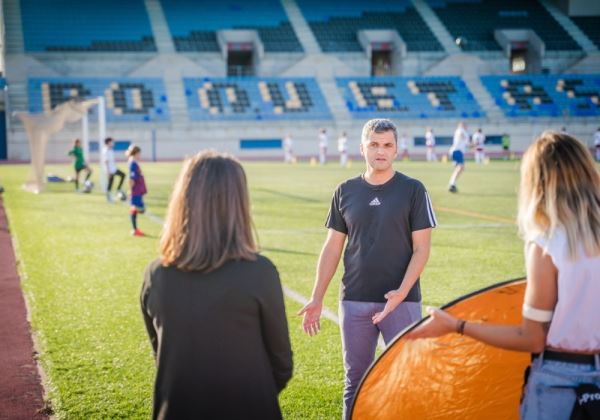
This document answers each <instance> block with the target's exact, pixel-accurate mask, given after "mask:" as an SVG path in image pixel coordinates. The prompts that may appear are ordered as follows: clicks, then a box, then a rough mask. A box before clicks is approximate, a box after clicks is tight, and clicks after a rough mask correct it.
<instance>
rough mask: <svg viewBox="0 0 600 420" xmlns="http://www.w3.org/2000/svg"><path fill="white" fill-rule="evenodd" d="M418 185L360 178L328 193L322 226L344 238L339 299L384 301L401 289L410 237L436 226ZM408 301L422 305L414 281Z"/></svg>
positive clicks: (397, 178) (396, 176)
mask: <svg viewBox="0 0 600 420" xmlns="http://www.w3.org/2000/svg"><path fill="white" fill-rule="evenodd" d="M435 225H436V220H435V214H434V212H433V207H432V206H431V200H430V199H429V195H428V194H427V190H426V189H425V187H424V186H423V184H422V183H421V182H420V181H418V180H416V179H413V178H409V177H407V176H406V175H403V174H401V173H400V172H395V174H394V176H393V177H392V178H391V179H390V180H389V181H387V182H386V183H385V184H382V185H371V184H369V183H368V182H367V181H365V180H364V178H363V177H362V176H358V177H356V178H352V179H349V180H347V181H345V182H343V183H341V184H340V185H339V186H338V187H337V188H336V190H335V192H334V194H333V199H332V201H331V208H330V209H329V214H328V216H327V221H326V222H325V226H326V227H328V228H331V229H334V230H336V231H338V232H342V233H345V234H347V235H348V244H347V245H346V251H345V253H344V268H345V271H344V276H343V277H342V292H341V294H342V300H353V301H361V302H385V301H386V299H385V298H384V295H385V294H386V293H387V292H389V291H390V290H394V289H397V288H398V287H400V283H401V282H402V279H403V278H404V273H405V272H406V268H407V267H408V263H409V262H410V259H411V257H412V253H413V246H412V245H413V244H412V232H413V231H416V230H421V229H426V228H431V227H435ZM405 301H407V302H420V301H421V288H420V285H419V281H418V280H417V282H416V283H415V285H414V286H413V288H412V289H411V290H410V292H409V294H408V296H407V298H406V299H405Z"/></svg>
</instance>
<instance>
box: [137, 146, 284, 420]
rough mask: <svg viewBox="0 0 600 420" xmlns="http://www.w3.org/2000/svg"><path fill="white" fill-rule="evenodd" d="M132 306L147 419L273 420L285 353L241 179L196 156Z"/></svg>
mask: <svg viewBox="0 0 600 420" xmlns="http://www.w3.org/2000/svg"><path fill="white" fill-rule="evenodd" d="M160 254H161V256H160V259H158V260H156V261H154V262H153V263H151V264H150V265H149V266H148V268H147V269H146V273H145V275H144V284H143V287H142V293H141V305H142V312H143V316H144V321H145V323H146V328H147V331H148V335H149V336H150V341H151V343H152V348H153V350H154V354H155V357H156V364H157V374H156V381H155V385H154V410H153V418H154V419H186V418H194V419H280V418H281V411H280V408H279V403H278V399H277V396H278V393H279V392H280V391H281V390H282V389H283V388H284V387H285V385H286V383H287V382H288V381H289V379H290V378H291V375H292V351H291V347H290V341H289V334H288V327H287V318H286V314H285V307H284V301H283V293H282V287H281V283H280V280H279V275H278V273H277V270H276V268H275V266H274V265H273V264H272V263H271V262H270V261H269V260H268V259H267V258H265V257H263V256H260V255H258V251H257V244H256V240H255V235H254V232H253V224H252V219H251V216H250V202H249V197H248V188H247V183H246V175H245V173H244V170H243V168H242V166H241V165H240V164H239V163H238V162H237V161H236V160H234V159H233V158H231V157H229V156H226V155H221V154H217V153H215V152H210V151H209V152H201V153H198V154H197V155H195V156H194V157H192V158H190V159H188V160H187V161H186V162H185V163H184V165H183V168H182V170H181V174H180V176H179V179H178V180H177V182H176V184H175V188H174V190H173V195H172V197H171V202H170V204H169V209H168V213H167V218H166V222H165V227H164V231H163V233H162V237H161V241H160Z"/></svg>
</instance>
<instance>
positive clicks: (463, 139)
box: [448, 122, 469, 193]
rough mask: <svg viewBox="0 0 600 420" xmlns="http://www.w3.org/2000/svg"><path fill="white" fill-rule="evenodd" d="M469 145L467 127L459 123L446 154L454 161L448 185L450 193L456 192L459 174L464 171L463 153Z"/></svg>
mask: <svg viewBox="0 0 600 420" xmlns="http://www.w3.org/2000/svg"><path fill="white" fill-rule="evenodd" d="M468 144H469V133H468V132H467V126H466V125H465V123H464V122H460V123H459V124H458V127H456V131H455V132H454V138H453V140H452V147H451V148H450V150H449V152H448V154H449V155H450V156H451V158H452V160H453V161H454V166H455V167H454V171H453V172H452V175H451V176H450V182H449V185H448V191H450V192H451V193H455V192H458V189H457V188H456V181H457V180H458V177H459V176H460V174H462V173H463V171H464V170H465V152H466V151H467V145H468Z"/></svg>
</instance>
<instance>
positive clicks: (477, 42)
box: [428, 0, 580, 51]
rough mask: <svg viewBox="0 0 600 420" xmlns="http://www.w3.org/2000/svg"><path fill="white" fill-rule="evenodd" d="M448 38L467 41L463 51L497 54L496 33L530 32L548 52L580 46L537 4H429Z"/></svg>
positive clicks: (502, 0) (464, 0)
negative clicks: (526, 30)
mask: <svg viewBox="0 0 600 420" xmlns="http://www.w3.org/2000/svg"><path fill="white" fill-rule="evenodd" d="M428 3H429V5H430V6H431V8H432V9H433V10H434V12H435V13H436V14H437V15H438V17H439V18H440V20H441V21H442V23H443V24H444V26H446V28H447V29H448V31H449V32H450V34H451V35H452V36H453V37H454V38H455V39H456V38H459V37H460V38H463V39H466V42H465V43H462V44H461V45H460V47H461V48H462V49H463V50H465V51H481V50H500V45H498V43H497V42H496V40H495V38H494V30H496V29H532V30H533V31H535V33H536V34H537V35H538V36H539V37H540V38H541V39H542V40H543V41H544V43H545V44H546V49H547V50H579V49H580V47H579V45H578V44H577V43H576V42H575V40H573V38H572V37H571V36H570V35H569V34H568V33H567V31H565V29H564V28H563V27H562V26H561V25H560V24H559V23H558V22H557V21H556V20H555V19H554V18H553V17H552V15H550V13H548V11H547V10H546V9H545V8H544V7H543V6H542V5H541V4H540V3H538V1H537V0H528V1H523V0H428Z"/></svg>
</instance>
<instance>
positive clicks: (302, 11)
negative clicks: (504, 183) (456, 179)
mask: <svg viewBox="0 0 600 420" xmlns="http://www.w3.org/2000/svg"><path fill="white" fill-rule="evenodd" d="M0 3H1V4H2V12H3V13H2V16H3V21H2V23H1V24H2V32H1V33H2V37H1V39H0V41H1V44H0V48H1V58H0V71H1V75H0V159H2V160H4V159H7V160H13V161H21V160H28V159H29V158H30V156H29V147H28V139H27V134H26V131H25V128H24V126H23V124H22V122H21V121H20V120H19V119H18V118H16V117H15V116H14V115H13V114H14V113H17V112H28V113H31V114H44V113H49V112H50V111H51V110H52V109H54V107H56V106H58V105H60V104H61V103H63V102H66V101H69V100H72V99H78V100H82V99H90V98H95V97H102V98H104V103H105V105H106V123H107V133H108V134H109V135H110V136H112V137H113V138H115V139H116V140H117V141H118V142H119V144H126V143H128V142H135V143H137V144H140V145H141V146H142V149H144V150H153V151H154V152H153V157H154V158H157V159H175V158H180V157H182V156H184V155H186V154H189V153H191V152H193V151H197V150H199V149H202V148H209V147H210V148H216V149H218V150H223V151H228V152H231V153H233V154H235V155H237V156H239V157H242V158H245V157H247V158H276V157H277V158H279V157H281V156H282V155H283V152H282V150H281V144H282V142H281V141H277V140H281V139H283V138H284V137H285V136H286V135H287V134H288V133H289V134H291V135H293V137H294V140H295V144H294V148H295V151H296V153H297V155H298V156H299V157H300V158H307V157H311V156H314V155H316V154H317V151H318V146H317V134H318V131H319V129H321V128H326V129H327V130H328V132H329V133H331V135H332V136H337V135H338V134H339V133H341V132H343V131H345V132H347V133H348V137H349V141H350V147H351V150H356V149H357V148H356V145H357V143H358V138H359V134H360V128H361V126H362V124H363V123H364V121H365V120H367V119H369V118H373V117H378V116H381V117H387V118H391V119H393V120H395V121H396V122H397V123H398V124H399V125H400V126H401V127H402V130H403V132H405V133H406V134H407V135H408V136H409V137H410V138H411V139H413V140H411V141H410V144H409V149H410V152H411V156H424V154H425V147H424V145H423V142H422V141H421V139H422V137H423V135H424V133H425V130H426V128H427V127H433V128H434V129H435V131H436V133H437V134H438V135H439V136H440V138H442V137H447V136H451V134H452V132H453V131H454V129H455V127H456V125H457V123H458V122H459V121H465V122H466V123H467V125H468V126H469V127H473V128H476V127H482V128H483V130H484V132H485V133H486V134H487V135H488V138H489V139H495V138H499V136H501V135H503V134H505V133H506V134H508V135H510V137H511V139H512V144H511V149H512V150H514V151H516V152H519V151H522V150H524V149H525V147H526V146H527V145H528V144H529V142H530V141H531V139H532V137H533V135H534V134H536V133H538V132H540V131H542V130H544V129H546V128H553V129H560V128H561V127H566V129H567V130H568V131H569V132H570V133H572V134H574V135H576V136H577V137H579V138H580V139H582V140H584V141H590V142H591V137H592V133H593V132H594V131H595V130H596V129H597V126H598V125H599V121H600V118H599V117H600V103H599V100H600V52H599V48H600V2H589V1H587V0H528V1H520V0H394V1H391V0H390V1H387V0H371V1H359V0H347V1H344V2H339V1H336V0H256V1H252V2H245V1H239V0H222V1H218V2H217V1H210V0H128V1H126V2H123V1H116V0H104V1H84V2H81V1H75V0H55V1H54V0H49V1H43V2H40V1H34V0H4V1H2V2H0ZM98 112H99V111H98V110H97V109H96V108H92V109H91V110H90V113H91V115H90V118H89V125H90V126H89V132H90V139H91V144H92V145H97V144H98V140H99V139H98V138H97V137H94V136H95V134H94V133H97V132H98V130H97V128H96V124H97V122H96V121H97V120H98V119H97V117H96V115H95V114H97V113H98ZM81 133H82V127H81V123H73V124H69V125H67V126H66V127H65V128H64V129H63V130H62V131H60V132H59V133H57V134H55V135H54V137H53V139H52V140H51V145H50V147H48V150H47V158H48V159H49V160H64V159H65V158H66V151H67V150H68V146H69V145H70V144H71V142H72V140H73V138H75V137H79V136H81ZM274 140H275V141H274ZM496 143H498V142H496ZM494 148H497V150H500V145H499V144H491V145H490V150H491V151H492V152H493V151H494V150H495V149H494ZM95 150H96V151H97V147H95V146H93V147H92V148H91V151H92V159H95V160H97V159H98V155H97V152H95ZM147 157H149V156H147Z"/></svg>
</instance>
